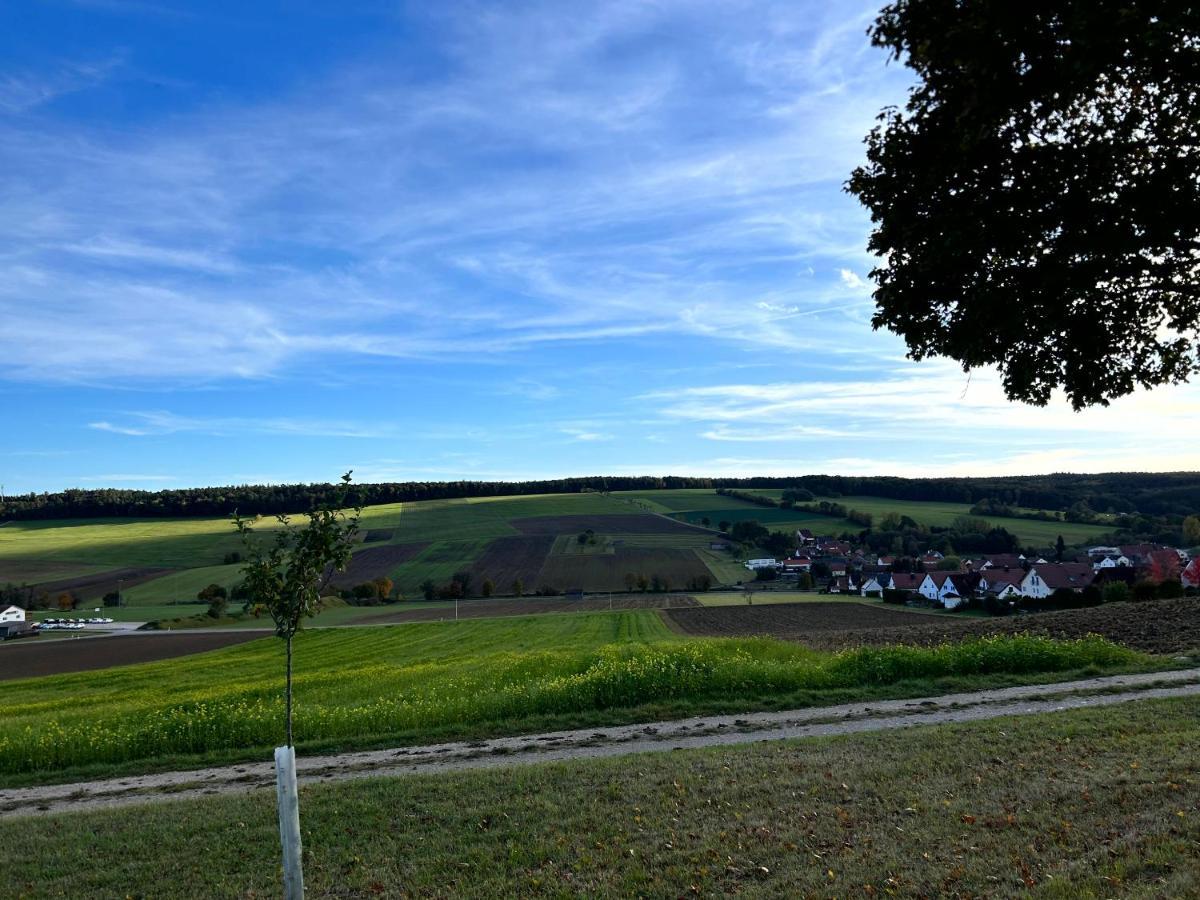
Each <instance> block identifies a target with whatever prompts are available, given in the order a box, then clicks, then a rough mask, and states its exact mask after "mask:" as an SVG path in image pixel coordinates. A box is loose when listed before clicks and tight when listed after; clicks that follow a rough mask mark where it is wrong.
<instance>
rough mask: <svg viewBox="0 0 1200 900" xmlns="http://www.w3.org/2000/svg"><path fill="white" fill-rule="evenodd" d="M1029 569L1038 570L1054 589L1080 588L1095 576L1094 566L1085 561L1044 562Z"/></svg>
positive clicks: (1047, 585)
mask: <svg viewBox="0 0 1200 900" xmlns="http://www.w3.org/2000/svg"><path fill="white" fill-rule="evenodd" d="M1029 571H1030V573H1033V572H1036V573H1037V575H1038V577H1039V578H1041V579H1042V581H1044V582H1045V583H1046V587H1048V588H1050V589H1051V590H1054V591H1057V590H1058V589H1059V588H1069V589H1074V590H1079V589H1081V588H1085V587H1087V586H1088V585H1089V584H1091V583H1092V579H1093V578H1095V572H1094V571H1093V570H1092V567H1091V566H1089V565H1086V564H1085V563H1044V564H1043V565H1040V566H1034V567H1033V568H1032V569H1030V570H1029Z"/></svg>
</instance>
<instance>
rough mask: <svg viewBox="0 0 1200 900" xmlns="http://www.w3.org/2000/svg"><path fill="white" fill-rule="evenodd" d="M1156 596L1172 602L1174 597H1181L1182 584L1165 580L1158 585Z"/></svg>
mask: <svg viewBox="0 0 1200 900" xmlns="http://www.w3.org/2000/svg"><path fill="white" fill-rule="evenodd" d="M1158 596H1160V597H1162V598H1163V599H1164V600H1174V599H1175V598H1176V597H1182V596H1183V583H1182V582H1179V581H1174V580H1172V579H1169V578H1168V579H1167V580H1166V581H1160V582H1159V583H1158Z"/></svg>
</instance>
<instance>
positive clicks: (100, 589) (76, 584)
mask: <svg viewBox="0 0 1200 900" xmlns="http://www.w3.org/2000/svg"><path fill="white" fill-rule="evenodd" d="M174 571H177V570H176V569H164V568H160V567H157V566H142V567H139V568H127V569H109V570H107V571H105V572H97V573H94V574H92V575H79V576H77V577H75V578H62V579H59V580H56V581H43V582H40V583H38V584H36V585H34V587H35V588H36V589H37V590H38V591H45V592H46V593H47V594H48V595H49V596H50V599H51V600H53V599H54V598H55V596H57V595H58V594H61V593H63V592H65V591H70V592H71V593H72V594H74V595H75V596H76V597H78V598H79V599H80V600H83V601H84V602H87V601H91V600H99V599H100V598H101V597H103V596H104V595H105V594H107V593H109V592H110V591H115V590H116V589H117V582H118V581H120V582H121V589H122V590H125V589H128V588H131V587H134V586H135V585H138V584H144V583H146V582H147V581H153V580H154V579H155V578H161V577H162V576H163V575H169V574H171V573H172V572H174Z"/></svg>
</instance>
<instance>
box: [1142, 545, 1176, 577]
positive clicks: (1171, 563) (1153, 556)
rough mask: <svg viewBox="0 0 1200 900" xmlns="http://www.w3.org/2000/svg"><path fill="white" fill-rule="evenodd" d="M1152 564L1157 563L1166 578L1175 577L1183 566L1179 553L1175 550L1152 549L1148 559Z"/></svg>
mask: <svg viewBox="0 0 1200 900" xmlns="http://www.w3.org/2000/svg"><path fill="white" fill-rule="evenodd" d="M1146 561H1147V562H1148V563H1149V564H1150V565H1157V566H1158V567H1159V570H1160V574H1161V575H1162V576H1163V577H1164V578H1175V577H1176V576H1177V575H1178V574H1179V572H1180V570H1181V569H1182V568H1183V564H1182V560H1180V558H1179V554H1178V553H1176V552H1175V551H1174V550H1169V549H1168V550H1151V551H1150V553H1149V554H1148V555H1147V560H1146Z"/></svg>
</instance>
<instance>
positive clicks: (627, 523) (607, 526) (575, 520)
mask: <svg viewBox="0 0 1200 900" xmlns="http://www.w3.org/2000/svg"><path fill="white" fill-rule="evenodd" d="M509 524H511V525H512V527H513V528H515V529H517V531H520V532H521V533H522V534H550V535H560V534H580V533H582V532H584V531H587V530H588V529H589V528H590V529H591V530H592V531H594V532H596V534H696V533H697V532H699V531H704V530H705V529H700V528H697V527H696V526H694V525H687V524H685V523H683V522H676V521H675V520H674V519H668V518H667V517H666V516H654V515H642V514H638V513H633V514H630V515H611V516H531V517H529V518H526V519H513V520H512V521H511V522H510V523H509Z"/></svg>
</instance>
